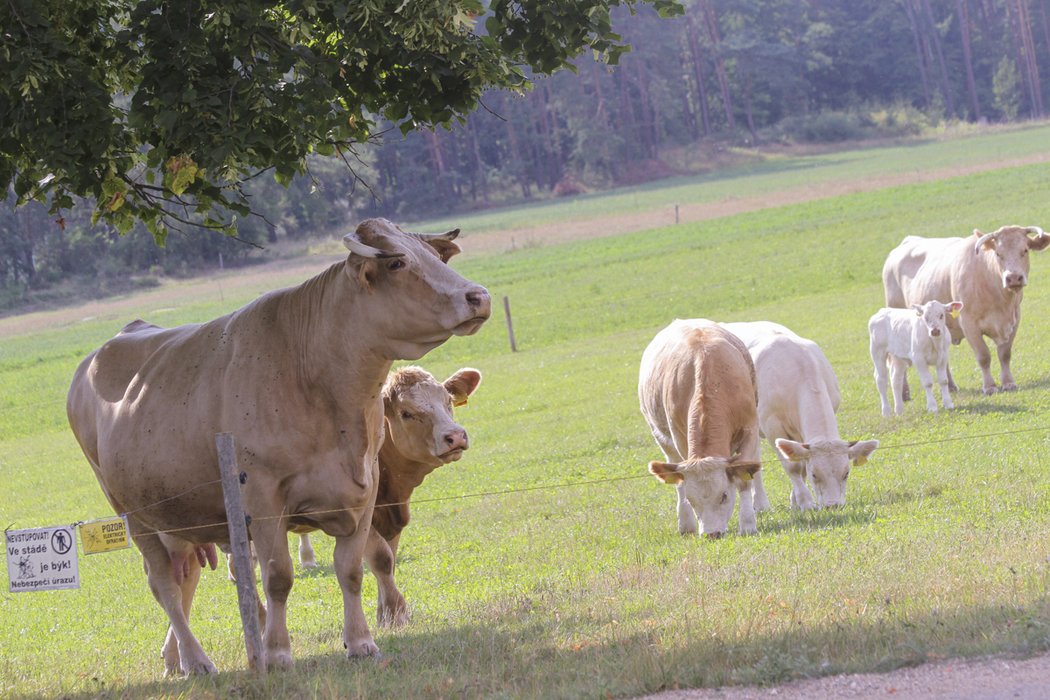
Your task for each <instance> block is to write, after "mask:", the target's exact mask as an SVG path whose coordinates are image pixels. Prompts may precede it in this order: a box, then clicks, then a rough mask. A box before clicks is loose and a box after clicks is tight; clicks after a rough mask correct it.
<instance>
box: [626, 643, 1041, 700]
mask: <svg viewBox="0 0 1050 700" xmlns="http://www.w3.org/2000/svg"><path fill="white" fill-rule="evenodd" d="M769 698H776V700H812V699H814V698H820V699H822V700H845V699H846V698H850V699H855V698H893V699H894V700H1001V699H1006V698H1019V699H1020V700H1046V698H1050V654H1044V655H1042V656H1036V657H1033V658H1031V659H1025V660H1014V659H1005V658H985V659H966V660H960V659H953V660H948V661H938V662H936V663H929V664H923V665H922V666H915V667H912V668H902V669H899V670H897V671H890V672H889V673H856V674H846V675H841V676H828V677H826V678H817V679H813V680H805V681H795V682H793V683H786V684H784V685H779V686H774V687H769V688H756V687H733V688H713V689H704V690H671V691H666V692H662V693H657V694H655V695H649V696H646V698H645V699H644V700H768V699H769Z"/></svg>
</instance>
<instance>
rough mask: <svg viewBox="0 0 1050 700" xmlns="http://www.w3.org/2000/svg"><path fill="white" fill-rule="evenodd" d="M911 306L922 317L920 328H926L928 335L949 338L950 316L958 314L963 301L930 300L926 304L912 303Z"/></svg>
mask: <svg viewBox="0 0 1050 700" xmlns="http://www.w3.org/2000/svg"><path fill="white" fill-rule="evenodd" d="M911 308H912V309H914V310H915V315H916V316H918V317H919V318H921V319H922V323H921V325H920V326H919V328H920V329H922V328H925V329H926V335H928V336H930V337H931V338H942V337H943V338H947V337H948V325H947V324H948V316H949V315H951V316H957V315H958V314H959V312H960V311H962V308H963V303H962V302H961V301H952V302H949V303H947V304H942V303H941V302H939V301H928V302H926V303H925V304H912V305H911ZM919 332H921V330H920V331H919Z"/></svg>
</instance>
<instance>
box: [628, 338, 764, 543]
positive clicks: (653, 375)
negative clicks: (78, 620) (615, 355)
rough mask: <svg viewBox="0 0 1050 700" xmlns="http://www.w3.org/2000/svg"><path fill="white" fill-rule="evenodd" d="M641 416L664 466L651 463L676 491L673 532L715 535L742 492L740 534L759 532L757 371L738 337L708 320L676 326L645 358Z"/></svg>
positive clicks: (655, 472) (656, 341)
mask: <svg viewBox="0 0 1050 700" xmlns="http://www.w3.org/2000/svg"><path fill="white" fill-rule="evenodd" d="M638 400H639V402H640V403H641V408H642V415H644V416H645V420H646V422H647V423H648V424H649V429H650V430H651V431H652V433H653V437H654V438H655V439H656V443H657V444H658V445H659V446H660V449H661V450H663V453H664V455H665V457H666V458H667V460H668V462H650V463H649V471H650V472H651V473H652V474H653V475H654V476H656V478H657V479H659V480H660V481H663V482H664V483H667V484H674V485H675V486H676V487H677V491H678V531H679V532H680V533H681V534H683V535H685V534H694V533H696V532H697V517H698V516H699V518H700V524H701V526H702V528H703V532H704V534H705V535H707V536H709V537H720V536H721V535H722V534H724V533H725V531H726V528H727V527H728V526H729V518H730V516H732V514H733V506H734V501H735V500H736V492H737V491H739V492H740V495H741V497H740V516H739V525H740V532H741V534H747V533H753V532H756V531H757V522H756V519H755V505H754V504H755V500H756V499H759V500H760V501H762V502H765V503H768V499H766V497H765V494H764V493H761V494H756V490H755V486H756V484H755V480H754V478H753V477H754V475H755V474H756V473H757V472H758V470H759V468H760V467H761V463H760V462H759V450H760V447H759V433H758V412H757V405H758V392H757V389H756V382H755V366H754V364H753V363H752V361H751V356H750V355H749V354H748V352H747V348H746V347H745V346H744V344H743V343H742V342H740V339H738V338H737V337H736V336H734V335H733V334H732V333H730V332H729V331H727V330H725V329H724V328H721V327H720V326H719V325H718V324H716V323H713V322H712V321H708V320H706V319H691V320H681V319H679V320H675V321H674V322H672V323H671V325H669V326H667V327H666V328H664V329H663V330H662V331H660V332H659V333H658V334H657V335H656V337H655V338H653V340H652V342H651V343H649V347H647V348H646V349H645V353H644V354H643V355H642V363H641V370H640V372H639V377H638Z"/></svg>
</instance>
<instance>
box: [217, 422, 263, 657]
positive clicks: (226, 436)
mask: <svg viewBox="0 0 1050 700" xmlns="http://www.w3.org/2000/svg"><path fill="white" fill-rule="evenodd" d="M215 447H216V449H217V450H218V451H219V476H220V477H221V478H222V495H223V498H224V499H225V501H226V521H227V523H229V528H230V552H231V555H232V556H233V570H234V571H235V572H236V573H237V603H238V606H239V607H240V609H241V624H242V625H244V646H245V648H246V649H247V651H248V668H249V669H251V670H253V671H257V672H259V673H265V672H266V657H265V656H264V655H263V646H262V635H261V634H260V633H259V599H258V597H257V593H256V591H255V567H254V566H252V554H251V549H250V548H249V547H250V545H249V543H248V522H247V520H246V518H245V516H244V505H243V504H242V503H241V484H242V483H244V481H246V480H247V476H246V475H238V474H237V454H236V452H235V451H234V444H233V435H232V434H230V433H216V434H215Z"/></svg>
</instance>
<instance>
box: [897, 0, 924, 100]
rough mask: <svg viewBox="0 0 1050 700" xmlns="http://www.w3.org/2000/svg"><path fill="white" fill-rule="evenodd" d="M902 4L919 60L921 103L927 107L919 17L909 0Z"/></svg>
mask: <svg viewBox="0 0 1050 700" xmlns="http://www.w3.org/2000/svg"><path fill="white" fill-rule="evenodd" d="M903 4H904V12H905V13H906V14H907V15H908V22H909V23H910V24H911V35H912V38H913V39H914V40H915V56H916V58H918V60H919V78H920V79H921V81H922V99H923V103H924V104H925V105H926V106H927V107H929V106H930V104H931V98H930V78H929V76H928V75H927V74H926V52H925V51H924V50H923V48H924V44H923V40H922V36H923V32H922V31H921V29H920V26H919V19H918V17H916V16H915V8H914V7H912V4H911V0H904V2H903Z"/></svg>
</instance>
